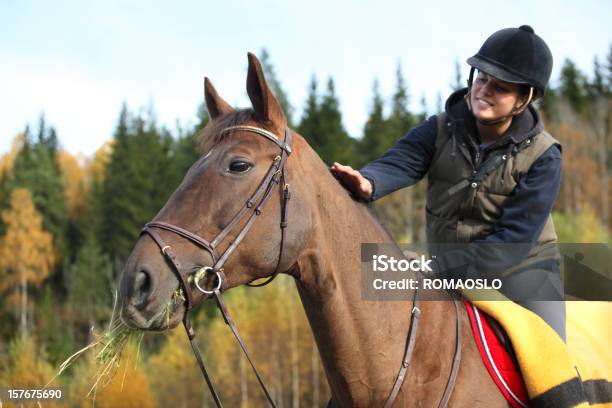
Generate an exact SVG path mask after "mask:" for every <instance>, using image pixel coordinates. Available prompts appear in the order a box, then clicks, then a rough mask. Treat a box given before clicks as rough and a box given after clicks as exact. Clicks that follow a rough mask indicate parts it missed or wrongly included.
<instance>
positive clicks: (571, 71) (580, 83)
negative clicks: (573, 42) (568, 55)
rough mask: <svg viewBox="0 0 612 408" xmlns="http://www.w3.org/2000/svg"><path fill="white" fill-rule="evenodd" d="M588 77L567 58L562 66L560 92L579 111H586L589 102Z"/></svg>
mask: <svg viewBox="0 0 612 408" xmlns="http://www.w3.org/2000/svg"><path fill="white" fill-rule="evenodd" d="M586 88H587V86H586V78H585V77H584V75H583V74H582V72H580V70H579V69H578V67H576V64H574V62H573V61H571V60H569V59H566V60H565V62H564V63H563V67H562V68H561V87H560V89H559V91H560V94H561V96H562V97H564V98H565V99H566V100H567V101H568V102H569V104H570V106H571V107H572V109H574V111H576V112H577V113H582V112H584V109H585V108H586V104H587V102H588V100H587V95H586Z"/></svg>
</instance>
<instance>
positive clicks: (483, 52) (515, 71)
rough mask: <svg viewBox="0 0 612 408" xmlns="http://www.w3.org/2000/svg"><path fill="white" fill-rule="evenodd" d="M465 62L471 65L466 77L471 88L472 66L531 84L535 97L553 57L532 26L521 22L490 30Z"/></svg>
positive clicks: (542, 87) (543, 86) (545, 82)
mask: <svg viewBox="0 0 612 408" xmlns="http://www.w3.org/2000/svg"><path fill="white" fill-rule="evenodd" d="M467 63H468V64H469V65H470V66H471V67H472V69H471V71H470V77H469V79H468V86H469V87H470V88H471V85H472V78H473V75H474V69H478V70H479V71H483V72H486V73H487V74H489V75H492V76H494V77H495V78H498V79H501V80H502V81H506V82H511V83H515V84H523V85H528V86H532V87H533V88H535V91H536V92H535V95H534V99H536V98H539V97H541V96H542V95H544V91H545V90H546V86H547V85H548V80H549V79H550V74H551V72H552V66H553V57H552V54H551V52H550V49H549V48H548V45H546V43H545V42H544V40H543V39H542V38H540V37H539V36H538V35H536V34H535V33H534V31H533V28H531V27H530V26H528V25H522V26H520V27H519V28H504V29H503V30H499V31H497V32H495V33H493V34H492V35H491V36H490V37H489V38H487V40H486V41H485V42H484V44H483V45H482V47H480V50H479V51H478V53H476V55H474V56H473V57H470V58H468V60H467Z"/></svg>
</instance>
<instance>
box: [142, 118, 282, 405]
mask: <svg viewBox="0 0 612 408" xmlns="http://www.w3.org/2000/svg"><path fill="white" fill-rule="evenodd" d="M234 131H245V132H251V133H255V134H258V135H260V136H263V137H265V138H266V139H268V140H270V141H271V142H273V143H275V144H276V145H277V146H278V147H279V148H280V154H279V155H277V156H276V157H275V158H274V159H273V160H272V164H271V165H270V168H269V169H268V172H267V173H266V175H265V177H264V178H263V180H262V182H261V183H260V184H259V186H258V187H257V189H256V190H255V192H254V193H253V194H252V195H251V196H250V197H249V199H248V200H247V201H246V202H245V204H244V205H243V206H242V208H241V209H240V210H239V211H238V212H237V213H236V215H234V217H233V218H232V219H231V221H230V222H229V224H228V225H227V226H226V227H225V228H223V229H222V230H221V231H220V232H219V233H218V234H217V236H216V237H215V238H214V239H213V240H212V241H207V240H205V239H203V238H202V237H200V236H198V235H196V234H194V233H192V232H190V231H187V230H186V229H183V228H181V227H177V226H176V225H172V224H169V223H166V222H161V221H152V222H150V223H148V224H146V225H145V226H144V228H143V229H142V231H141V234H148V235H149V236H150V237H151V238H153V241H155V243H156V244H157V245H158V246H159V248H160V249H161V252H162V254H163V255H164V256H165V257H166V259H167V260H168V261H169V262H170V263H171V264H172V266H173V267H174V274H175V275H176V277H177V278H178V281H179V282H180V285H181V289H182V292H183V293H184V295H185V303H186V305H185V315H184V316H183V326H185V330H186V331H187V336H188V337H189V342H190V343H191V348H192V350H193V353H194V354H195V357H196V359H197V361H198V365H199V366H200V370H201V371H202V375H203V376H204V379H205V380H206V383H207V384H208V388H209V389H210V392H211V394H212V396H213V399H214V400H215V403H216V404H217V406H218V407H221V406H222V404H221V400H220V398H219V395H218V394H217V391H216V390H215V387H214V385H213V384H212V382H211V380H210V377H209V376H208V372H207V371H206V366H205V364H204V361H203V359H202V356H201V355H200V351H199V349H198V346H197V344H196V342H195V332H194V330H193V327H192V326H191V321H190V311H191V310H192V309H193V308H194V307H195V306H196V304H195V302H194V297H193V294H192V289H191V285H190V283H193V284H194V285H195V287H196V288H197V289H198V290H200V291H201V292H202V293H204V294H206V295H213V297H214V298H215V302H216V303H217V306H218V308H219V310H220V311H221V314H222V315H223V320H224V321H225V323H226V324H227V325H228V326H230V328H231V330H232V332H233V333H234V336H235V337H236V340H237V341H238V344H239V345H240V347H241V348H242V351H243V352H244V353H245V356H246V357H247V360H248V361H249V363H250V364H251V367H252V368H253V371H254V373H255V376H256V377H257V380H258V381H259V385H260V386H261V388H262V390H263V392H264V394H265V395H266V398H267V399H268V402H270V405H272V406H273V407H276V404H275V403H274V400H273V399H272V396H271V395H270V392H269V391H268V389H267V387H266V385H265V384H264V382H263V379H262V378H261V375H260V374H259V371H257V368H255V365H254V364H253V362H252V360H251V357H250V355H249V353H248V350H247V348H246V345H245V344H244V341H243V340H242V337H241V336H240V334H239V333H238V329H237V328H236V325H235V324H234V321H233V320H232V318H231V316H230V314H229V311H228V310H227V307H226V306H225V303H224V302H223V299H222V298H221V291H222V290H224V289H227V279H226V278H225V274H224V271H223V265H225V262H226V261H227V259H228V258H229V257H230V255H232V253H234V251H235V250H236V248H237V247H238V245H240V243H241V242H242V240H243V239H244V237H245V236H246V234H247V233H248V232H249V230H250V229H251V227H252V226H253V223H254V222H255V219H256V218H257V217H258V216H259V215H261V214H262V211H263V207H264V205H265V204H266V202H267V201H268V199H269V198H270V196H271V194H272V191H273V190H274V186H276V185H281V184H282V188H281V221H280V230H281V240H280V250H279V256H278V261H277V263H276V268H275V270H274V272H273V273H272V275H271V276H270V277H269V278H268V279H267V280H266V281H264V282H263V283H260V284H254V283H248V284H247V285H249V286H264V285H267V284H268V283H270V282H272V280H273V279H274V278H275V277H276V276H277V275H278V273H279V272H280V265H281V261H282V258H283V249H284V246H285V245H284V243H285V229H286V227H287V202H288V201H289V198H290V193H289V184H287V182H286V175H285V165H286V163H287V159H288V158H289V155H290V154H291V140H292V139H291V130H289V128H286V129H285V140H284V141H281V140H280V139H279V138H278V137H277V136H276V135H275V134H274V133H272V132H270V131H268V130H265V129H262V128H258V127H254V126H244V125H242V126H230V127H227V128H225V129H223V130H222V132H221V133H227V132H234ZM247 215H248V219H247V221H246V223H245V224H244V226H243V227H242V229H241V230H240V232H239V233H238V235H236V238H235V239H234V240H233V241H232V242H231V243H230V244H229V246H228V247H227V249H226V250H225V252H223V253H222V254H219V251H218V248H219V246H220V245H221V243H222V242H223V241H224V239H225V238H226V237H227V235H228V234H229V233H230V232H231V231H232V230H234V229H235V227H236V226H237V225H238V224H239V223H240V222H241V221H242V220H243V219H244V218H245V217H246V216H247ZM157 230H165V231H170V232H173V233H175V234H177V235H179V236H181V237H183V238H186V239H188V240H189V241H191V242H192V243H194V244H195V245H197V246H199V247H200V248H202V249H204V250H206V251H208V253H209V254H210V256H211V257H212V260H213V265H212V266H205V267H202V268H200V269H199V270H198V271H196V272H195V274H194V275H192V276H189V277H186V276H184V275H183V274H182V273H181V264H180V263H179V261H178V259H177V257H176V255H175V254H174V252H173V251H172V247H171V246H170V245H167V244H166V243H165V242H164V241H163V239H162V238H161V236H160V235H159V233H158V232H157ZM206 274H211V275H213V276H214V278H216V286H215V288H214V289H212V290H207V289H204V288H203V287H201V286H200V280H201V279H202V278H203V277H204V276H206ZM214 278H213V279H214Z"/></svg>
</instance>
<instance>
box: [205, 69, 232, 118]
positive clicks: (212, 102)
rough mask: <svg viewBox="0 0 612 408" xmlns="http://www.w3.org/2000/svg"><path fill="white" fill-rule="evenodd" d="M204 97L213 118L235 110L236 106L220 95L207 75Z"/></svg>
mask: <svg viewBox="0 0 612 408" xmlns="http://www.w3.org/2000/svg"><path fill="white" fill-rule="evenodd" d="M204 99H205V100H206V108H207V109H208V114H209V115H210V118H211V119H212V120H215V119H217V118H218V117H219V116H221V115H225V114H226V113H230V112H233V111H234V108H232V107H231V106H230V104H229V103H227V102H225V101H224V100H223V98H221V97H220V96H219V94H218V93H217V90H216V89H215V87H214V86H213V85H212V83H211V82H210V80H209V79H208V78H206V77H205V78H204Z"/></svg>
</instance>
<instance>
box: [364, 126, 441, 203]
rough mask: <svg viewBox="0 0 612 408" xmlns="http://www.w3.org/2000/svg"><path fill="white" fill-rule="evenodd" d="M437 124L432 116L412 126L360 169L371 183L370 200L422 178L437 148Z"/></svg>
mask: <svg viewBox="0 0 612 408" xmlns="http://www.w3.org/2000/svg"><path fill="white" fill-rule="evenodd" d="M437 128H438V125H437V118H436V116H431V117H430V118H429V119H427V120H426V121H425V122H423V123H421V124H420V125H419V126H416V127H414V128H412V129H411V130H410V131H409V132H408V133H406V134H405V135H404V136H403V137H402V138H401V139H400V140H399V141H398V142H397V143H396V144H395V145H394V146H393V147H391V148H390V149H389V150H387V151H386V152H385V154H384V155H382V156H381V157H380V158H378V159H376V160H374V161H372V162H370V163H368V164H367V165H365V166H364V167H363V168H362V169H361V170H360V173H361V174H362V175H363V176H364V177H365V178H367V179H368V180H370V182H371V183H372V189H373V190H372V196H371V197H370V201H374V200H377V199H379V198H381V197H383V196H385V195H387V194H390V193H392V192H394V191H396V190H399V189H400V188H402V187H407V186H411V185H413V184H415V183H416V182H417V181H419V180H420V179H421V178H423V176H424V175H425V174H426V173H427V170H429V164H430V163H431V159H432V157H433V155H434V152H435V147H436V134H437Z"/></svg>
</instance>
